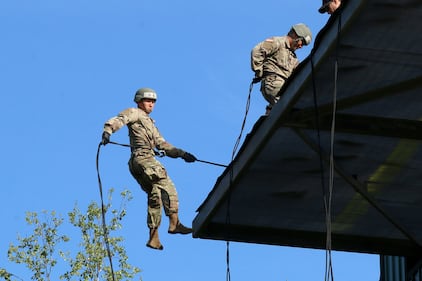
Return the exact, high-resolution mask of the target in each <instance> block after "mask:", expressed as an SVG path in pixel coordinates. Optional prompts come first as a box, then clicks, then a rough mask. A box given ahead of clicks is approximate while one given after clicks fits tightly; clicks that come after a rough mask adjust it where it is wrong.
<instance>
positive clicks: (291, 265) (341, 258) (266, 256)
mask: <svg viewBox="0 0 422 281" xmlns="http://www.w3.org/2000/svg"><path fill="white" fill-rule="evenodd" d="M320 4H321V3H320V1H319V0H313V1H309V0H297V1H275V0H271V1H265V2H259V1H250V0H245V1H223V0H216V1H208V2H204V1H190V0H187V1H170V0H154V1H133V0H127V1H110V0H106V1H97V0H91V1H86V0H83V1H82V0H72V1H69V0H66V1H65V0H38V1H30V0H13V1H1V3H0V31H1V32H0V34H1V38H2V40H1V47H0V48H1V52H0V69H1V83H0V91H1V96H2V101H1V103H0V109H1V110H0V112H1V114H2V120H3V124H2V135H1V138H0V150H1V159H2V161H1V164H0V165H1V173H0V175H1V176H0V181H1V182H0V184H1V189H0V198H1V201H2V204H0V213H1V218H2V225H3V226H2V232H1V233H0V267H5V268H8V269H9V270H10V271H11V272H13V273H16V274H17V275H19V276H20V277H21V278H23V279H24V280H29V276H30V275H29V273H28V272H26V269H25V268H24V267H23V266H21V265H15V264H13V263H10V262H8V260H7V248H8V245H9V243H10V242H16V237H17V234H18V233H19V234H20V235H22V236H24V235H25V233H26V231H27V228H26V224H25V220H24V218H25V212H26V211H33V212H40V211H42V210H55V211H56V212H57V213H59V214H61V215H63V216H64V217H65V216H66V213H67V212H68V211H70V210H71V209H72V208H73V206H74V205H75V203H77V204H78V206H80V208H84V207H85V206H87V205H88V204H89V203H90V202H92V201H96V202H99V199H100V198H99V192H98V185H97V177H96V170H95V156H96V149H97V145H98V143H99V141H100V138H101V133H102V127H103V124H104V122H105V121H106V120H107V119H108V118H110V117H112V116H114V115H116V114H117V113H118V112H120V111H121V110H123V109H125V108H128V107H132V106H134V104H133V102H132V99H133V95H134V93H135V91H136V90H137V89H138V88H140V87H151V88H154V89H155V90H156V91H157V93H158V102H157V105H156V107H155V111H154V112H153V113H152V117H153V118H154V119H155V120H156V123H157V125H158V127H159V129H160V131H161V132H162V134H163V135H164V137H165V138H166V139H167V140H168V141H169V142H171V143H172V144H174V145H175V146H177V147H180V148H182V149H184V150H187V151H189V152H191V153H193V154H194V155H196V156H197V158H199V159H202V160H206V161H212V162H217V163H222V164H228V163H229V162H230V159H231V153H232V150H233V147H234V144H235V141H236V138H237V137H238V135H239V133H240V126H241V122H242V120H243V116H244V113H245V105H246V98H247V94H248V88H249V83H250V81H251V79H252V78H253V73H252V71H251V70H250V61H249V58H250V50H251V48H252V47H253V46H255V45H256V44H257V43H258V42H260V41H262V40H264V39H265V38H266V37H269V36H273V35H280V36H281V35H285V34H286V33H287V31H288V30H289V28H290V27H291V25H293V24H295V23H299V22H303V23H306V24H307V25H308V26H309V27H310V28H311V30H312V32H313V34H314V37H315V35H316V34H317V33H318V32H319V30H320V29H321V28H322V27H323V26H324V25H325V23H326V22H327V20H328V15H321V14H319V13H318V12H317V9H318V7H319V6H320ZM312 46H313V42H312V44H311V46H308V47H305V48H303V49H301V50H299V51H298V52H297V54H298V57H299V58H300V59H301V60H302V59H304V58H305V57H306V56H307V55H308V54H309V53H310V51H311V48H312ZM264 112H265V102H264V99H263V98H262V96H261V94H260V92H259V90H258V87H255V89H254V91H253V93H252V99H251V106H250V110H249V114H248V119H247V123H246V127H245V132H244V133H247V132H249V131H250V129H251V128H252V126H253V124H254V122H255V121H256V120H257V119H258V117H259V116H260V115H262V114H263V113H264ZM111 139H112V140H113V141H116V142H121V143H127V142H128V139H127V130H126V128H124V129H122V130H121V131H119V132H118V133H116V134H114V135H113V136H112V138H111ZM128 157H129V152H128V150H127V149H126V148H123V147H117V146H112V145H109V146H106V147H104V148H102V150H101V158H100V161H101V163H100V165H101V176H102V180H103V186H104V189H108V188H110V187H113V188H115V190H116V192H119V191H121V190H123V189H130V190H131V192H132V194H133V196H134V199H133V200H132V201H131V202H130V203H129V206H128V215H127V217H126V218H125V220H124V221H123V224H124V229H123V230H122V231H121V234H122V235H123V236H124V238H125V247H126V248H127V252H128V256H129V262H130V263H131V264H133V265H137V266H138V267H140V268H141V269H142V273H141V276H142V278H143V280H144V281H148V280H183V281H191V280H192V281H193V280H202V281H215V280H225V278H226V243H225V242H224V241H210V240H203V239H193V238H192V237H190V236H171V235H168V234H167V226H168V222H167V220H165V219H164V220H163V224H162V226H161V228H160V235H161V241H162V243H163V244H164V247H165V249H164V251H154V250H151V249H149V248H146V247H145V243H146V241H147V239H148V233H147V230H148V229H147V227H146V222H145V221H146V196H145V194H144V193H143V192H142V191H141V190H140V188H139V187H138V186H137V184H136V182H135V181H134V180H133V179H132V178H131V176H130V174H129V172H128V169H127V160H128ZM162 161H163V163H164V165H165V166H166V168H167V170H168V172H169V174H170V177H171V178H172V180H173V181H174V182H175V184H176V187H177V190H178V193H179V197H180V198H179V199H180V217H181V219H182V222H183V223H185V224H187V225H190V224H191V222H192V220H193V219H194V217H195V216H196V210H197V208H198V206H199V205H200V204H201V203H202V202H203V200H204V199H205V198H206V196H207V194H208V193H209V192H210V191H211V189H212V187H213V186H214V184H215V181H216V179H217V177H218V176H219V175H220V174H221V173H222V172H223V168H221V167H216V166H211V165H207V164H203V163H198V162H196V163H192V164H189V163H185V162H184V161H183V160H181V159H162ZM115 198H116V199H117V194H115ZM66 231H72V230H71V229H66V228H65V229H63V232H66ZM230 257H231V258H230V271H231V280H233V281H234V280H266V281H279V280H280V281H281V280H288V281H299V280H324V270H325V252H324V251H320V250H310V249H301V248H291V247H280V246H268V245H254V244H247V243H234V242H233V243H230ZM378 259H379V258H378V256H376V255H366V254H356V253H344V252H333V268H334V278H335V279H336V280H342V281H347V280H361V281H369V280H378V278H379V265H378Z"/></svg>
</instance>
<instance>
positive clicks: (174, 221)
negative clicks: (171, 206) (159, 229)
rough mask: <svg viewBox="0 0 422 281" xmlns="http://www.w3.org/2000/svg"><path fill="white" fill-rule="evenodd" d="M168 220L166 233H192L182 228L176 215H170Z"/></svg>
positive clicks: (188, 229) (189, 229)
mask: <svg viewBox="0 0 422 281" xmlns="http://www.w3.org/2000/svg"><path fill="white" fill-rule="evenodd" d="M169 219H170V223H169V230H168V233H170V234H177V233H180V234H189V233H192V228H189V227H186V226H184V225H183V224H182V223H181V222H180V221H179V216H178V215H177V213H176V214H171V215H170V216H169Z"/></svg>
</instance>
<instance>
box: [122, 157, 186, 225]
mask: <svg viewBox="0 0 422 281" xmlns="http://www.w3.org/2000/svg"><path fill="white" fill-rule="evenodd" d="M129 171H130V173H131V174H132V176H133V177H134V178H135V179H136V181H137V182H138V183H139V185H140V186H141V188H142V190H143V191H145V192H146V193H147V195H148V214H147V224H148V227H149V228H158V227H159V226H160V224H161V215H162V210H163V208H164V212H165V214H166V215H167V216H169V215H170V214H173V213H177V212H178V211H179V199H178V196H177V191H176V187H175V186H174V184H173V182H172V180H171V179H170V178H169V177H168V175H167V172H166V169H165V168H164V166H163V165H162V164H161V163H160V162H159V161H157V160H156V159H155V158H154V157H148V158H144V157H139V156H138V157H137V156H132V157H131V159H130V160H129Z"/></svg>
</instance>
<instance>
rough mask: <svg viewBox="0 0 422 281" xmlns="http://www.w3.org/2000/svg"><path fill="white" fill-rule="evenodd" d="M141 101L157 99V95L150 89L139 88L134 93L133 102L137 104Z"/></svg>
mask: <svg viewBox="0 0 422 281" xmlns="http://www.w3.org/2000/svg"><path fill="white" fill-rule="evenodd" d="M142 99H153V100H156V99H157V93H156V92H155V91H154V90H153V89H151V88H141V89H139V90H137V91H136V93H135V97H134V98H133V101H134V102H136V103H138V102H140V101H141V100H142Z"/></svg>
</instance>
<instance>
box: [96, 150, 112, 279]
mask: <svg viewBox="0 0 422 281" xmlns="http://www.w3.org/2000/svg"><path fill="white" fill-rule="evenodd" d="M101 145H102V143H101V142H100V143H99V144H98V149H97V159H96V164H97V178H98V187H99V189H100V197H101V216H102V222H103V232H104V242H105V245H106V249H107V256H108V260H109V262H110V270H111V277H112V280H113V281H115V278H114V269H113V261H112V259H111V251H110V244H109V242H108V231H107V225H106V220H105V213H106V210H105V206H104V199H103V185H102V183H101V177H100V167H99V162H100V161H99V159H100V149H101Z"/></svg>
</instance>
